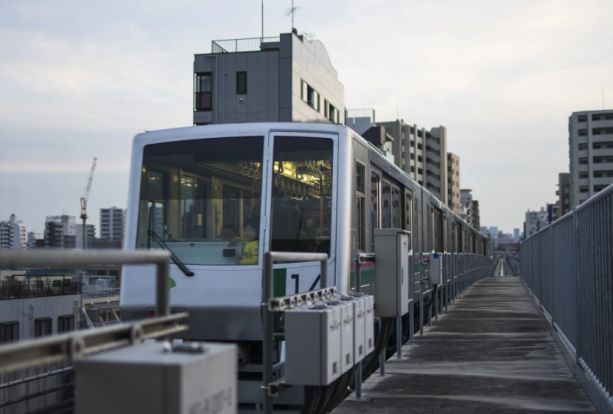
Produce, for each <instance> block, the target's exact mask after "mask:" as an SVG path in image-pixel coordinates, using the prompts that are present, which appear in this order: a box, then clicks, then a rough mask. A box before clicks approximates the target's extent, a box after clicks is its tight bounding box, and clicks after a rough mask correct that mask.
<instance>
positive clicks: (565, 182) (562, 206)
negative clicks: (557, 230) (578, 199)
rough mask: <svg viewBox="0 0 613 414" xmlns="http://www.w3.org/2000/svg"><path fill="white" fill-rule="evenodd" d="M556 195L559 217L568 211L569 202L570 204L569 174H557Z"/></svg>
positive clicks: (569, 207)
mask: <svg viewBox="0 0 613 414" xmlns="http://www.w3.org/2000/svg"><path fill="white" fill-rule="evenodd" d="M556 195H557V196H558V201H557V204H558V209H559V214H560V217H561V216H563V215H564V214H566V213H568V212H569V211H570V209H571V208H572V207H571V202H570V174H569V173H559V174H558V189H557V190H556Z"/></svg>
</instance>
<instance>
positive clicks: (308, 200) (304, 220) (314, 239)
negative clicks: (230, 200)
mask: <svg viewBox="0 0 613 414" xmlns="http://www.w3.org/2000/svg"><path fill="white" fill-rule="evenodd" d="M336 145H337V144H336V142H335V141H334V139H333V137H332V136H321V135H319V134H318V135H312V134H307V133H300V134H289V133H279V134H275V135H273V151H272V181H271V185H270V189H271V190H270V192H271V194H270V213H269V217H271V219H270V226H267V227H269V228H270V230H269V232H268V239H269V241H270V250H271V251H285V252H323V253H327V254H328V255H329V261H328V268H329V269H333V268H334V265H333V263H334V260H335V248H334V247H335V237H336V232H334V231H332V230H333V229H334V228H335V225H336V217H335V216H336V201H335V197H334V194H336V180H335V177H336V175H335V174H334V171H336V170H337V169H338V165H337V164H338V163H337V162H335V160H337V159H338V157H337V155H336V153H337V150H336ZM329 274H330V278H329V284H333V283H335V281H334V277H333V275H334V273H333V271H332V270H330V271H329ZM274 276H275V280H274V287H275V295H286V294H295V293H299V292H304V291H308V290H312V289H314V288H317V287H318V286H319V281H320V274H319V263H314V262H308V263H291V264H283V265H276V266H275V275H274Z"/></svg>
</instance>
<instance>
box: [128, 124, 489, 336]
mask: <svg viewBox="0 0 613 414" xmlns="http://www.w3.org/2000/svg"><path fill="white" fill-rule="evenodd" d="M129 194H130V195H129V201H128V219H127V230H126V241H125V246H126V248H128V249H134V248H136V249H143V248H165V249H168V250H170V251H171V252H172V253H173V255H174V258H175V260H174V261H175V263H176V264H174V265H172V266H171V276H172V281H171V282H172V283H171V306H172V308H173V310H188V311H189V312H190V330H189V331H188V332H187V333H185V334H184V335H183V336H184V337H185V338H187V339H194V340H223V341H237V342H244V343H249V342H252V341H256V342H257V341H260V340H261V338H262V328H261V317H260V301H261V296H262V267H263V265H262V261H263V254H264V252H266V251H269V250H272V251H301V252H325V253H328V254H329V260H328V275H329V276H328V280H329V284H330V285H335V286H336V287H337V288H338V290H339V291H340V292H341V293H346V292H347V291H348V290H350V289H351V284H352V283H353V282H352V280H353V279H352V267H353V259H354V258H355V254H356V252H357V251H362V252H372V251H374V249H373V246H374V240H373V232H374V231H373V230H374V228H378V227H396V228H403V229H406V230H409V231H410V232H411V234H412V237H411V239H412V249H413V252H416V253H421V252H432V251H436V252H468V253H476V254H481V255H489V254H490V251H489V249H490V248H489V244H488V240H487V239H485V238H483V237H482V236H481V235H480V234H479V233H478V232H477V230H475V229H473V228H472V227H470V226H468V225H467V224H466V223H465V222H463V221H462V220H461V219H459V218H458V217H457V216H456V215H454V214H453V213H452V212H451V211H450V210H449V209H448V208H447V207H446V206H445V205H444V204H443V203H441V202H440V201H439V200H438V199H436V198H435V197H434V196H432V195H431V194H430V193H429V192H428V191H427V190H426V189H424V188H423V187H422V186H420V185H419V184H417V183H416V182H415V181H413V180H412V179H411V178H409V176H408V175H406V174H405V173H404V172H403V171H402V170H400V169H399V168H398V167H396V166H395V165H394V164H393V163H391V162H390V161H389V160H388V159H386V157H385V156H384V154H383V153H382V152H381V151H380V150H379V149H378V148H376V147H375V146H373V145H372V144H370V143H369V142H367V141H366V140H365V139H363V138H362V137H360V136H359V135H358V134H356V133H355V132H354V131H352V130H351V129H350V128H348V127H345V126H342V125H334V124H319V123H254V124H227V125H210V126H199V127H187V128H178V129H169V130H162V131H154V132H146V133H143V134H139V135H137V136H136V137H135V139H134V143H133V148H132V166H131V171H130V193H129ZM318 274H319V264H318V263H295V264H284V265H276V266H275V291H276V293H277V294H279V295H284V294H293V293H297V292H302V291H307V290H310V289H313V287H316V286H318V283H319V282H318ZM373 276H374V270H373V269H370V270H369V269H366V270H365V271H364V273H363V276H362V280H363V284H365V285H369V288H370V289H373V288H375V287H374V286H373V283H374V277H373ZM154 290H155V280H154V277H152V269H148V268H146V267H143V266H141V267H138V266H130V267H126V268H124V271H123V277H122V289H121V299H120V302H121V311H122V317H123V318H126V319H129V318H134V317H140V316H143V315H144V314H147V313H150V312H152V309H153V304H154V301H155V299H154Z"/></svg>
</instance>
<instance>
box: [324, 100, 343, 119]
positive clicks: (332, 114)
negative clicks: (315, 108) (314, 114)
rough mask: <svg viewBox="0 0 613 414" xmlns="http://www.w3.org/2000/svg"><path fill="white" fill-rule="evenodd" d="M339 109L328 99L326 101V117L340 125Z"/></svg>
mask: <svg viewBox="0 0 613 414" xmlns="http://www.w3.org/2000/svg"><path fill="white" fill-rule="evenodd" d="M338 114H339V112H338V109H337V108H336V107H335V106H334V105H332V104H331V103H330V102H328V100H327V99H324V116H325V117H326V119H327V120H328V121H330V122H332V123H335V124H338V120H339V116H338Z"/></svg>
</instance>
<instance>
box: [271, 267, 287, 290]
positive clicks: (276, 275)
mask: <svg viewBox="0 0 613 414" xmlns="http://www.w3.org/2000/svg"><path fill="white" fill-rule="evenodd" d="M272 281H273V290H272V292H273V293H272V294H273V296H275V297H277V296H285V295H286V292H287V290H286V288H287V286H286V285H287V269H275V270H273V273H272Z"/></svg>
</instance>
